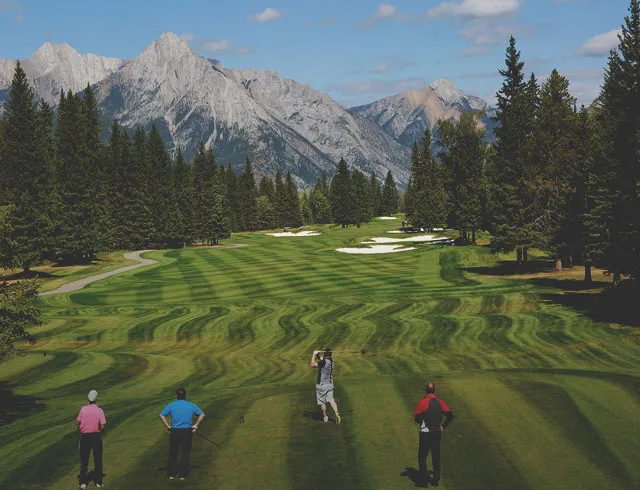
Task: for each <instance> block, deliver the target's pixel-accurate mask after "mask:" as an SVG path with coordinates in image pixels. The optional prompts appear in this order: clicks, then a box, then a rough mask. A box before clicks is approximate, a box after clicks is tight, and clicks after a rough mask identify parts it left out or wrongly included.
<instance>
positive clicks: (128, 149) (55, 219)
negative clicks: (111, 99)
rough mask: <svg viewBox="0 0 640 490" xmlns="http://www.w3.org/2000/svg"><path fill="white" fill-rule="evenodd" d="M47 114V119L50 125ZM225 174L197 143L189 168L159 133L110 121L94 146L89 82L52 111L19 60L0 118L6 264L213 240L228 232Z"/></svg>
mask: <svg viewBox="0 0 640 490" xmlns="http://www.w3.org/2000/svg"><path fill="white" fill-rule="evenodd" d="M54 116H55V122H54ZM226 178H227V176H226V172H225V170H224V169H223V168H219V167H218V166H217V165H216V161H215V156H214V154H213V151H212V150H207V149H205V147H204V145H200V148H199V150H198V153H197V155H196V157H195V161H194V165H193V167H191V166H189V165H188V164H187V163H186V162H185V161H184V158H183V157H182V152H181V151H180V150H179V151H178V154H177V158H176V159H175V160H174V159H172V158H171V156H170V155H169V153H168V152H167V150H166V148H165V145H164V143H163V141H162V138H161V136H160V133H159V132H158V130H157V129H156V128H155V126H154V127H152V129H151V131H150V132H149V133H146V132H145V131H144V130H142V129H137V130H135V132H134V133H133V135H132V136H130V135H129V133H128V132H126V131H125V130H124V129H122V128H121V127H119V126H118V125H117V124H116V123H114V124H113V126H112V128H111V136H110V139H109V141H108V142H106V143H102V142H101V140H100V124H99V118H98V108H97V101H96V99H95V96H94V94H93V91H92V89H91V87H90V86H87V88H86V90H84V92H83V93H82V95H80V94H74V93H72V92H71V91H68V92H64V91H63V92H62V94H61V97H60V104H59V106H58V108H57V113H56V114H55V115H54V112H53V111H52V109H51V108H50V107H49V106H48V105H47V104H46V103H44V102H38V103H36V102H35V96H34V93H33V91H32V89H31V88H30V86H29V84H28V80H27V78H26V75H25V73H24V71H23V69H22V67H21V66H20V64H19V63H18V65H17V67H16V71H15V74H14V78H13V81H12V86H11V90H10V94H9V100H8V102H7V103H6V104H5V117H4V119H3V120H2V121H1V122H0V205H10V206H11V207H10V210H11V213H10V217H9V218H8V219H9V220H10V224H11V230H12V237H11V239H12V241H13V244H14V247H13V255H14V263H17V264H18V265H19V266H20V267H22V268H23V270H24V271H25V272H26V271H28V270H29V268H30V266H31V265H33V264H37V263H39V262H41V261H42V260H44V259H48V260H52V261H56V262H59V263H80V262H86V261H90V260H92V259H93V258H95V256H96V253H97V252H99V251H106V250H117V249H138V248H152V247H153V248H158V247H159V248H163V247H176V246H183V245H184V244H193V243H206V244H215V243H217V242H218V240H219V239H221V238H227V237H228V236H229V234H230V231H231V221H230V206H229V201H228V196H227V186H226Z"/></svg>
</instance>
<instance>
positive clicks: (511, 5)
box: [426, 0, 524, 19]
mask: <svg viewBox="0 0 640 490" xmlns="http://www.w3.org/2000/svg"><path fill="white" fill-rule="evenodd" d="M523 3H524V0H462V2H460V1H451V2H443V3H441V4H440V5H438V6H436V7H434V8H432V9H430V10H428V11H427V14H426V16H427V17H430V18H434V19H435V18H440V17H465V18H484V17H496V16H499V15H503V14H508V13H511V12H515V11H516V10H519V9H520V7H521V6H522V4H523Z"/></svg>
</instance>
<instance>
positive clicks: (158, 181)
mask: <svg viewBox="0 0 640 490" xmlns="http://www.w3.org/2000/svg"><path fill="white" fill-rule="evenodd" d="M145 154H146V157H147V165H146V166H147V168H148V169H149V178H151V179H152V182H153V183H154V184H153V186H152V203H153V210H154V227H153V231H154V233H153V244H154V246H157V247H166V246H170V247H175V246H180V245H182V244H181V243H177V242H175V241H174V240H173V239H174V237H173V236H172V220H171V206H172V202H173V199H174V196H173V185H172V184H173V182H172V180H173V179H172V169H171V157H170V156H169V153H168V152H167V149H166V148H165V146H164V143H163V141H162V137H161V136H160V132H159V131H158V129H157V128H156V126H155V124H153V125H152V126H151V132H150V133H149V136H148V138H147V148H146V152H145Z"/></svg>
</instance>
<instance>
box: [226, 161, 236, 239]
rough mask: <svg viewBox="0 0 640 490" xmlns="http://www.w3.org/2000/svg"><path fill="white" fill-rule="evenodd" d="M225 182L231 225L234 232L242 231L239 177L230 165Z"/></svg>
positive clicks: (227, 168)
mask: <svg viewBox="0 0 640 490" xmlns="http://www.w3.org/2000/svg"><path fill="white" fill-rule="evenodd" d="M224 182H225V186H226V190H227V200H226V202H227V205H228V209H229V224H230V226H231V230H232V231H240V227H239V224H238V214H239V204H238V195H239V194H238V176H237V175H236V173H235V172H234V170H233V167H232V166H231V164H230V163H229V164H228V165H227V167H226V170H225V171H224Z"/></svg>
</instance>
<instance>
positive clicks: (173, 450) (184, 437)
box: [160, 388, 204, 480]
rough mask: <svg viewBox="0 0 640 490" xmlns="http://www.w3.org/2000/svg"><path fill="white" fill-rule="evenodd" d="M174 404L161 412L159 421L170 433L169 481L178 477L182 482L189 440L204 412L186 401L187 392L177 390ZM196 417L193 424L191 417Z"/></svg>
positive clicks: (188, 452)
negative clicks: (169, 419)
mask: <svg viewBox="0 0 640 490" xmlns="http://www.w3.org/2000/svg"><path fill="white" fill-rule="evenodd" d="M176 398H177V400H176V401H175V402H171V403H169V405H167V406H166V407H164V409H163V410H162V412H160V420H162V423H163V424H164V426H165V427H166V428H167V431H168V432H170V433H171V437H170V441H169V466H168V468H167V473H168V474H169V480H173V479H175V477H176V474H177V475H178V478H179V479H180V480H184V479H186V478H187V476H188V475H189V457H190V456H191V440H192V438H193V433H194V432H195V431H196V430H197V429H198V426H199V425H200V422H202V419H203V418H204V412H203V411H202V410H201V409H200V407H198V405H196V404H195V403H191V402H188V401H187V391H186V390H185V389H184V388H178V390H177V391H176ZM194 415H195V416H197V417H198V419H197V420H196V423H195V424H194V423H193V416H194ZM167 417H171V425H169V422H167ZM178 453H181V458H180V465H179V466H178Z"/></svg>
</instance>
